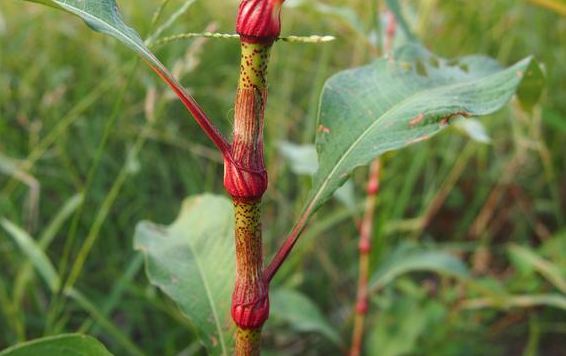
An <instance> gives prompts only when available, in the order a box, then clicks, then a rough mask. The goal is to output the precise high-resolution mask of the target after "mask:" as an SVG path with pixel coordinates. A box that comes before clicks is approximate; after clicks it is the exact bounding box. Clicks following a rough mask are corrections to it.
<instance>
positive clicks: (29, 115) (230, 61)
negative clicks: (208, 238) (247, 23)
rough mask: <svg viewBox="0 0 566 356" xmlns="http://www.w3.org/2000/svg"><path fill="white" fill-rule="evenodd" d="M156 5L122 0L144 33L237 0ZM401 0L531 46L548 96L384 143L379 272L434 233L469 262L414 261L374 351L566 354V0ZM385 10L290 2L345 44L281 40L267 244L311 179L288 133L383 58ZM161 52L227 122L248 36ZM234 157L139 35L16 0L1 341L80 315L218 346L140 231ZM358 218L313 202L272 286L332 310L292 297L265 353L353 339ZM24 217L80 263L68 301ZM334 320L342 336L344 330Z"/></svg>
mask: <svg viewBox="0 0 566 356" xmlns="http://www.w3.org/2000/svg"><path fill="white" fill-rule="evenodd" d="M159 3H160V2H159V1H133V0H122V1H119V5H120V7H121V11H122V13H123V14H124V17H125V19H126V22H127V23H128V24H129V25H131V26H132V27H134V28H135V29H136V30H137V31H138V32H139V33H140V34H141V35H142V36H147V35H149V34H151V33H154V32H155V30H156V28H159V26H162V25H163V24H165V23H167V22H168V20H172V19H175V21H174V22H172V24H171V26H169V27H167V28H166V29H165V31H163V33H162V34H161V35H160V37H163V36H167V35H173V34H178V33H183V32H203V31H212V32H214V31H217V32H223V33H232V32H233V31H234V30H233V27H234V18H235V14H236V11H237V5H238V1H236V0H230V1H204V0H197V1H181V0H171V1H170V2H169V3H168V5H167V7H166V8H165V11H164V14H163V15H162V16H161V18H160V19H159V21H157V24H156V25H153V26H152V21H151V19H152V16H153V14H154V12H155V11H156V9H157V7H158V6H159ZM380 3H381V2H380ZM401 4H402V6H403V12H404V14H405V17H406V18H407V19H408V22H409V24H410V26H411V27H412V29H413V30H414V31H415V33H416V34H417V35H418V37H419V38H420V39H421V40H422V41H423V43H424V44H425V45H426V46H427V47H428V48H429V49H431V50H432V51H433V52H435V53H437V54H438V55H440V56H443V57H448V58H452V57H458V56H462V55H467V54H472V53H483V54H487V55H490V56H492V57H494V58H496V59H498V60H499V61H500V62H501V63H502V64H505V65H510V64H512V63H514V62H516V61H518V60H520V59H521V58H524V57H525V56H528V55H531V54H532V55H534V56H535V57H536V58H537V59H538V60H539V61H540V62H541V64H543V66H544V68H545V72H546V76H547V80H546V87H545V91H544V94H543V96H542V98H541V102H540V104H539V105H537V106H536V107H535V108H534V110H533V111H532V112H530V113H529V112H524V111H522V110H521V109H520V107H519V105H518V104H517V102H516V101H515V100H513V101H512V102H510V104H509V105H507V107H506V108H505V109H503V110H501V111H500V112H499V113H497V114H496V115H493V116H490V117H487V118H483V119H482V120H481V122H482V123H483V125H484V126H485V130H486V133H487V135H488V136H489V138H490V142H489V143H485V142H479V141H477V140H474V139H471V138H470V137H469V135H467V134H466V132H465V130H464V131H462V130H461V129H460V130H458V129H457V128H456V127H453V128H450V130H448V131H447V132H445V133H443V134H441V135H439V136H437V137H435V138H434V139H432V140H430V141H428V142H424V143H420V144H417V145H414V146H411V147H410V148H408V149H405V150H402V151H399V152H394V153H390V154H387V155H385V156H384V157H383V159H382V162H383V172H382V175H381V187H382V189H381V191H380V193H379V199H378V207H377V211H376V216H375V231H374V236H373V241H374V243H375V244H374V249H373V251H372V256H371V264H372V269H379V268H381V267H382V266H383V264H384V263H385V262H386V261H388V257H390V256H392V254H393V253H394V251H395V252H396V253H399V255H398V256H400V257H399V258H400V259H402V258H403V248H408V249H410V248H413V249H414V248H427V249H431V250H434V251H445V252H450V253H451V254H453V255H455V256H458V257H459V258H460V259H461V260H462V261H463V263H464V264H465V265H466V267H467V268H468V269H469V271H470V273H471V275H472V277H473V278H472V279H471V280H468V281H462V280H458V279H454V278H449V277H446V276H444V277H442V276H439V275H437V274H431V273H422V272H421V273H412V274H403V275H400V276H399V277H398V278H396V279H395V280H394V281H392V282H391V283H388V284H387V285H386V286H384V287H383V288H381V289H379V290H378V292H377V293H375V294H373V295H372V303H371V306H370V313H369V316H368V318H367V324H366V338H365V342H364V348H365V352H364V354H365V355H380V356H393V355H550V356H553V355H556V356H559V355H566V224H565V218H566V217H565V212H566V168H565V167H566V165H565V163H566V153H565V152H564V146H565V144H566V66H565V65H564V64H565V63H566V46H565V43H566V3H565V2H562V1H558V0H554V1H551V0H548V1H538V0H537V1H534V0H533V1H520V0H475V1H464V0H451V1H440V0H421V1H415V0H412V1H404V2H401ZM541 4H542V5H544V4H547V5H548V4H551V5H552V4H558V7H550V8H549V7H548V6H542V5H541ZM380 5H381V6H380V10H379V17H378V18H379V20H380V21H382V22H384V21H386V20H387V17H386V16H385V11H386V9H385V6H384V4H380ZM179 9H181V10H179ZM561 9H562V10H561ZM373 14H374V12H373V11H372V6H370V2H369V1H367V0H342V1H337V0H328V1H322V0H321V1H315V0H311V1H297V0H288V3H287V6H286V7H285V8H284V10H283V30H282V33H283V35H311V34H320V35H326V34H330V35H334V36H336V37H337V39H336V40H335V41H333V42H330V43H324V44H300V43H299V44H298V43H285V42H279V43H277V44H276V46H274V48H273V51H272V60H271V67H270V73H269V82H270V98H269V101H268V106H267V111H266V120H267V121H266V130H265V135H266V137H265V142H266V154H267V165H268V172H269V176H270V186H269V189H268V191H267V193H266V196H265V198H264V213H265V214H264V221H263V231H264V236H265V251H266V254H267V255H268V256H269V255H271V254H272V253H273V252H274V251H275V250H276V248H277V246H278V245H279V243H280V242H281V241H282V239H283V238H284V235H285V234H286V232H287V231H288V230H289V228H290V227H291V226H292V223H293V221H294V219H295V218H296V217H297V215H298V214H299V212H300V208H301V206H302V203H303V201H304V198H305V195H306V193H307V191H308V188H309V184H310V179H309V178H308V176H304V175H297V174H296V172H295V171H294V170H293V169H292V165H291V164H290V163H292V162H289V159H288V157H286V156H285V155H284V154H283V153H284V150H282V149H281V146H282V142H283V143H284V142H293V143H295V144H298V145H303V144H311V143H312V142H313V140H314V134H315V128H316V112H317V106H318V99H319V95H320V91H321V88H322V85H323V84H324V81H325V79H326V78H328V77H329V76H331V75H332V74H334V73H336V72H338V71H340V70H343V69H346V68H348V67H352V66H359V65H362V64H364V63H367V62H369V61H371V60H372V58H375V57H376V56H377V55H379V50H378V47H379V46H376V45H375V44H376V43H379V42H380V40H379V38H380V35H379V33H378V32H377V31H376V29H375V22H376V21H375V17H374V16H373ZM177 15H178V16H177ZM402 42H403V39H402V38H401V36H398V37H396V44H399V43H402ZM154 49H155V51H156V53H157V54H158V56H159V57H160V58H161V59H162V60H163V62H164V63H165V64H166V65H167V66H168V67H169V68H171V69H172V70H173V71H174V73H175V74H176V75H177V77H178V78H180V79H181V81H182V83H183V84H184V85H185V86H186V87H187V88H188V90H189V91H190V92H191V93H192V94H193V95H194V96H195V97H196V98H197V99H198V100H199V101H200V102H201V104H202V106H203V107H204V109H205V111H206V112H207V113H208V114H209V116H210V117H212V118H213V120H214V122H215V123H216V124H218V125H219V127H220V128H221V129H222V131H223V132H226V133H228V132H229V131H230V130H231V125H232V115H233V109H232V105H233V102H234V97H235V89H236V83H237V76H238V73H239V71H238V68H239V44H238V42H237V41H234V40H221V39H204V38H196V39H188V40H182V41H176V42H172V43H167V44H163V45H158V46H155V47H154ZM221 163H222V162H221V157H220V156H219V155H218V154H217V153H216V152H215V151H214V150H213V149H212V146H211V144H210V142H208V141H207V139H206V137H204V136H203V135H202V134H201V133H200V132H199V129H198V127H197V125H196V124H195V123H194V121H193V120H192V119H191V118H190V117H189V115H188V113H187V111H186V110H185V109H184V107H183V106H182V105H181V104H180V102H179V101H178V100H177V99H176V97H175V96H174V95H173V94H172V92H171V91H170V90H169V89H167V88H166V87H165V86H164V85H163V84H162V83H161V82H160V81H159V79H158V78H157V76H156V75H155V74H153V73H152V72H151V71H150V70H149V69H148V68H147V67H145V66H144V65H143V63H140V62H139V61H138V60H137V59H136V57H135V55H134V54H133V53H132V52H130V51H129V50H128V49H126V48H124V47H123V46H122V45H120V44H119V43H118V42H117V41H115V40H113V39H111V38H107V37H105V36H102V35H100V34H98V33H95V32H92V31H90V30H89V29H88V28H87V27H86V26H84V25H83V24H82V23H81V22H80V20H78V19H76V18H74V17H72V16H70V15H68V14H65V13H62V12H59V11H53V10H51V9H48V8H45V7H43V6H40V5H35V4H28V3H24V2H21V1H15V0H8V1H2V2H1V3H0V216H1V217H2V218H3V219H4V220H3V222H4V223H3V224H2V228H0V349H3V348H5V347H7V346H9V345H12V344H14V343H17V342H20V341H23V340H29V339H33V338H37V337H41V336H43V335H52V334H55V333H60V332H72V331H81V332H86V333H89V334H92V335H94V336H96V337H98V338H99V339H100V340H101V341H103V342H104V343H105V344H106V345H107V346H108V347H109V349H110V350H111V351H113V352H114V353H115V354H116V355H132V354H139V353H140V352H142V351H143V353H144V354H146V355H193V354H195V355H200V354H204V350H203V349H202V348H201V347H200V346H199V343H198V338H197V336H196V335H195V332H194V329H193V328H192V327H191V325H190V323H188V322H187V321H186V320H184V319H183V317H182V316H181V315H180V313H179V312H178V310H177V308H176V306H175V305H174V303H173V302H171V301H170V300H169V299H168V298H167V297H165V296H164V295H163V294H162V293H161V292H160V291H159V290H157V289H156V288H155V287H153V286H151V285H150V284H149V283H148V281H147V278H146V276H145V274H144V271H143V264H142V261H141V258H140V256H139V255H138V253H136V252H134V251H133V249H132V237H133V231H134V228H135V225H136V223H137V222H138V221H140V220H142V219H146V220H151V221H155V222H159V223H163V224H169V223H170V222H171V221H172V220H173V219H174V217H175V216H176V214H177V211H178V209H179V208H180V204H181V202H182V199H183V198H184V197H186V196H189V195H194V194H199V193H202V192H205V191H211V192H216V193H219V194H223V186H222V164H221ZM366 177H367V171H366V169H359V170H357V171H356V173H355V174H354V176H353V178H352V181H353V187H354V188H353V192H350V193H349V194H350V196H349V198H350V200H353V201H356V202H360V203H361V202H363V198H364V187H365V180H366ZM81 199H84V204H83V205H82V207H79V205H80V201H81ZM360 215H361V205H360V204H358V205H356V204H354V207H351V206H350V207H348V206H347V205H344V204H343V203H342V202H340V201H338V200H334V201H331V202H330V203H329V204H327V205H326V206H325V207H324V208H323V209H322V210H321V211H320V212H319V213H317V215H316V216H315V217H314V219H313V220H312V222H311V223H310V225H309V229H308V230H307V232H306V233H305V236H303V237H302V239H301V240H300V242H299V244H298V246H297V248H296V250H295V251H294V252H293V255H292V256H291V258H290V260H289V262H288V263H286V264H285V265H284V267H283V268H282V270H281V272H280V274H279V275H278V276H277V277H276V279H275V281H274V282H275V286H276V287H284V288H285V289H291V290H294V291H296V292H300V293H301V296H302V297H301V298H299V300H298V301H296V302H297V303H298V304H301V306H303V307H304V306H305V303H306V302H307V301H308V300H310V302H312V303H313V306H310V304H309V307H308V308H307V309H308V310H309V311H310V312H314V313H315V314H317V315H316V316H315V317H313V318H311V319H309V321H308V322H307V321H305V320H301V318H300V316H301V315H299V316H298V317H296V318H293V317H289V315H284V313H280V314H278V313H276V312H274V315H273V316H272V318H271V319H270V320H269V322H268V323H267V325H266V327H265V341H264V348H265V350H266V354H272V355H339V354H342V352H343V350H344V348H345V347H346V348H347V345H348V342H349V338H350V333H351V328H352V320H353V319H352V308H353V305H354V301H355V291H356V284H357V266H358V252H357V230H356V221H357V220H358V219H359V217H360ZM6 221H8V223H6ZM10 224H13V225H10ZM14 225H15V226H19V228H21V230H22V231H26V232H27V233H28V234H29V235H30V236H32V237H33V238H36V239H38V240H40V241H42V242H41V244H43V247H44V248H45V251H46V254H47V256H48V257H49V259H50V260H51V261H53V263H54V265H55V267H56V268H57V269H58V271H59V272H61V271H65V272H66V273H68V272H69V270H74V271H75V272H74V273H75V276H76V278H77V282H76V290H77V291H80V293H78V292H77V293H76V294H71V295H65V296H58V297H54V296H53V295H51V292H50V288H49V286H48V285H46V284H45V283H44V282H43V279H42V278H41V277H40V276H38V275H37V274H36V272H35V271H34V270H33V269H31V265H30V264H29V258H28V257H27V255H26V254H25V253H23V252H22V249H21V248H20V247H19V246H18V244H16V243H15V240H14V238H13V237H14V236H13V235H14V229H10V228H9V227H10V226H12V227H13V226H14ZM20 232H21V231H20ZM90 244H92V249H91V250H90V253H89V254H88V255H87V254H86V253H85V251H86V250H87V249H89V247H90ZM85 246H86V247H85ZM400 246H401V247H400ZM400 248H401V250H400ZM83 258H84V259H85V260H84V262H85V263H84V265H83V264H82V263H80V261H81V259H83ZM406 258H409V257H406ZM77 260H79V263H76V261H77ZM384 261H385V262H384ZM219 263H222V261H219ZM73 265H74V266H76V267H75V268H74V269H73V268H71V267H72V266H73ZM305 298H308V300H307V301H305ZM292 307H293V306H292ZM295 307H299V306H298V305H297V306H295ZM280 310H281V308H280ZM313 310H314V311H313ZM318 312H320V315H318ZM305 313H307V312H305ZM307 314H308V313H307ZM313 320H315V321H313ZM309 322H310V323H311V324H312V323H314V324H316V325H314V326H313V325H311V324H309ZM329 330H330V331H329ZM334 334H337V335H339V339H342V340H343V341H344V343H343V344H340V342H337V341H336V340H334V341H331V339H332V338H333V337H332V336H330V337H329V335H334ZM140 350H141V351H140ZM269 350H274V351H269ZM275 350H277V351H275Z"/></svg>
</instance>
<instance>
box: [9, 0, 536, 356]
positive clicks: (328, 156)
mask: <svg viewBox="0 0 566 356" xmlns="http://www.w3.org/2000/svg"><path fill="white" fill-rule="evenodd" d="M30 1H32V2H37V3H41V4H44V5H48V6H51V7H53V8H56V9H60V10H64V11H66V12H69V13H71V14H74V15H76V16H79V17H80V18H82V19H83V20H84V21H85V22H86V23H87V24H88V25H89V26H90V27H91V28H92V29H94V30H95V31H99V32H102V33H104V34H107V35H109V36H112V37H114V38H116V39H117V40H119V41H120V42H122V43H123V44H124V45H126V46H128V47H129V48H130V49H132V50H133V51H134V52H135V53H137V54H138V55H139V56H140V57H141V58H142V59H143V61H144V62H145V63H146V64H147V65H148V66H149V67H150V68H151V69H153V70H154V71H155V72H156V73H157V75H159V77H160V78H161V79H163V81H164V82H165V83H166V84H167V85H168V86H169V87H170V88H171V89H172V90H173V91H174V92H175V94H177V96H178V97H179V99H180V100H181V101H182V102H183V104H184V105H185V106H186V108H187V109H188V110H189V112H190V113H191V115H192V116H193V117H194V119H195V120H196V122H197V123H198V124H199V126H200V127H201V129H202V131H203V132H204V134H206V135H207V136H208V137H209V138H210V140H211V141H212V143H213V144H214V146H215V147H216V149H217V150H218V151H219V152H220V153H221V155H222V157H223V162H224V187H225V189H226V193H227V194H228V196H229V197H230V198H231V203H230V202H227V199H226V198H224V197H222V196H215V195H211V194H203V195H200V196H197V197H190V198H188V199H187V200H186V201H185V203H184V205H183V208H182V211H181V212H180V214H179V217H178V218H177V220H176V221H175V222H174V223H173V224H172V225H170V226H167V227H163V226H159V225H155V224H153V223H149V222H141V223H140V224H139V225H138V227H137V229H136V236H135V248H136V249H137V250H139V251H141V252H142V253H143V254H144V256H145V262H146V268H147V273H148V276H149V279H150V281H151V283H153V284H155V285H156V286H158V287H159V288H161V289H162V290H163V292H165V293H166V294H167V295H169V296H170V297H171V298H172V299H173V300H175V301H176V302H177V303H178V305H179V307H180V308H181V310H182V313H183V314H184V315H185V316H186V317H187V318H189V319H190V321H191V322H192V323H193V325H194V326H195V328H196V329H197V330H198V331H199V332H200V336H201V338H202V343H203V345H204V346H205V348H206V350H207V351H208V353H209V354H212V355H229V354H236V355H240V356H244V355H259V354H260V350H261V331H262V326H263V325H264V323H265V322H266V321H267V320H268V318H269V311H270V300H269V296H270V293H269V286H270V282H271V281H272V279H273V277H274V276H275V275H276V273H277V271H278V270H279V268H280V267H281V265H282V264H283V263H284V262H285V260H286V259H287V257H288V256H289V254H290V253H291V251H292V249H293V247H294V246H295V244H296V243H297V241H298V239H299V237H300V236H301V233H302V232H303V230H304V229H305V227H306V226H307V223H308V221H309V218H310V217H311V216H312V215H313V214H314V213H315V212H316V211H317V210H318V209H319V208H320V207H321V206H322V205H323V204H324V203H325V202H326V201H327V200H328V199H329V198H330V197H332V195H333V194H334V193H335V192H336V191H337V189H338V188H340V187H341V186H342V185H343V184H344V183H345V182H346V181H347V180H348V178H349V176H350V175H351V174H352V172H353V171H354V169H355V168H357V167H360V166H366V165H369V164H370V163H371V170H370V179H369V182H368V187H367V196H368V200H367V203H366V214H365V217H364V218H363V222H362V224H361V228H360V230H361V231H360V236H361V239H360V246H359V250H360V253H361V259H360V283H359V287H358V302H357V304H356V307H355V310H356V314H357V315H358V317H357V318H356V321H355V330H354V333H353V342H352V347H351V350H350V354H351V355H359V354H360V352H361V340H362V336H363V330H364V329H363V323H364V320H363V315H364V314H365V313H366V311H367V304H368V301H367V295H368V293H370V292H371V290H372V289H374V288H375V283H374V285H372V280H371V279H369V277H368V258H369V257H368V255H369V251H370V246H371V241H370V236H371V219H372V216H373V211H374V208H375V199H376V195H377V192H378V188H379V170H380V165H381V163H380V161H379V159H378V157H379V156H381V155H382V154H384V153H386V152H389V151H393V150H399V149H401V148H404V147H407V146H409V145H413V144H417V143H419V142H421V141H424V140H428V139H429V138H431V137H432V136H433V135H435V134H437V133H439V132H440V131H442V130H444V129H445V128H447V127H449V126H450V124H451V123H452V122H453V121H455V120H471V118H473V117H478V116H484V115H488V114H492V113H494V112H495V111H497V110H498V109H500V108H501V107H503V106H504V105H505V104H506V103H507V102H508V101H509V100H510V99H511V97H512V96H513V95H514V94H515V93H517V92H518V94H519V95H518V96H519V99H522V100H523V103H525V105H529V104H530V105H532V103H533V102H534V101H536V99H537V98H538V95H539V93H540V90H539V88H540V81H541V74H540V70H539V68H538V66H537V64H536V62H535V61H534V60H533V59H532V58H530V57H529V58H526V59H524V60H521V61H519V62H517V63H516V64H515V65H513V66H511V67H509V68H502V67H501V66H499V65H498V64H497V63H496V62H495V61H494V60H492V59H490V58H487V57H484V56H468V57H462V58H459V59H457V60H447V59H443V58H440V57H438V56H436V55H434V54H432V53H430V52H429V51H427V50H426V49H425V48H424V47H423V46H422V45H420V44H419V42H418V40H417V39H416V38H415V36H414V35H413V34H412V32H411V31H410V29H409V26H408V24H407V22H406V21H405V20H404V19H403V17H402V16H401V12H400V10H399V4H398V3H397V2H396V1H392V0H391V1H387V3H388V5H389V7H390V10H391V13H392V15H391V18H390V25H389V26H388V28H387V31H386V33H387V41H389V43H390V42H391V41H392V38H393V36H394V34H395V31H396V27H397V31H398V32H400V33H401V34H402V36H404V37H405V38H406V39H407V41H406V42H407V43H406V44H405V45H403V46H399V47H397V48H395V49H389V48H386V50H385V51H384V54H383V55H382V56H381V57H379V58H377V59H376V60H375V61H374V62H372V63H370V64H368V65H365V66H363V67H360V68H354V69H348V70H346V71H344V72H341V73H338V74H336V75H334V76H333V77H332V78H330V79H329V80H328V81H327V82H326V84H325V86H324V89H323V93H322V96H321V99H320V106H319V113H318V123H317V127H316V150H317V154H318V168H317V170H316V173H315V174H314V176H313V179H312V187H311V190H310V193H309V194H308V196H307V198H306V201H305V202H304V208H303V210H302V213H301V215H300V216H299V217H298V219H297V220H296V223H295V225H294V226H292V227H291V228H290V232H289V234H288V236H287V237H286V238H285V239H283V241H282V244H281V247H280V248H279V249H278V250H277V251H276V252H275V253H274V255H273V257H272V259H271V260H270V261H269V262H268V263H265V259H264V248H263V246H262V226H261V220H262V215H261V201H262V197H263V195H264V193H265V191H266V190H267V189H268V186H269V184H268V174H267V171H266V168H265V162H264V142H263V130H264V123H265V122H264V112H265V107H266V103H267V100H268V88H269V91H270V92H272V93H275V95H277V90H278V88H277V83H275V84H272V85H271V86H269V85H268V83H267V71H268V67H269V57H270V50H271V48H272V47H273V46H274V45H276V44H277V42H278V41H280V40H287V41H296V42H324V41H327V40H330V39H331V37H327V36H308V37H297V36H289V37H281V22H280V13H281V9H282V6H283V3H284V0H242V1H241V4H240V7H239V12H238V14H237V17H236V18H237V21H236V26H235V27H236V32H237V34H236V35H231V34H226V35H225V34H213V33H207V34H201V35H202V36H206V37H221V38H234V39H236V40H239V41H240V44H241V60H240V64H239V67H237V65H236V64H235V65H234V68H235V70H239V73H240V76H239V81H238V83H237V93H236V98H235V105H234V126H233V132H232V137H231V139H228V138H226V137H225V136H224V135H223V134H222V133H221V132H220V130H218V129H217V128H216V126H215V125H214V123H213V121H212V120H211V119H210V118H209V117H208V116H207V115H206V113H205V110H204V109H203V108H202V107H201V106H200V105H199V104H198V103H197V101H196V100H195V99H194V98H193V97H192V96H191V95H190V94H189V93H188V92H187V90H186V89H185V88H184V87H183V86H182V85H181V84H180V82H179V81H178V80H177V79H176V78H175V77H174V76H173V74H172V73H171V72H170V71H169V70H168V69H167V68H166V67H165V65H163V64H162V63H161V62H160V61H159V59H158V58H157V57H156V56H155V55H154V54H153V53H152V52H151V50H150V49H149V46H148V43H150V42H154V43H155V42H159V41H161V42H167V41H172V40H174V38H169V39H161V40H159V39H155V38H153V39H150V40H148V41H146V42H144V41H143V40H142V39H141V38H140V36H139V35H138V34H137V33H136V32H135V31H134V30H133V29H132V28H130V27H128V26H126V25H125V23H124V22H123V20H122V18H121V16H120V14H119V12H118V7H117V5H116V3H115V1H114V0H30ZM165 2H166V1H165ZM165 2H164V3H165ZM372 11H375V12H376V16H377V8H374V9H373V10H372ZM395 24H397V26H395ZM46 30H48V29H46ZM178 37H179V38H180V37H182V36H178ZM185 37H187V36H185ZM386 47H391V46H386ZM267 124H270V123H269V120H268V121H267ZM372 162H373V163H372ZM75 279H76V276H75V275H73V274H71V275H70V277H69V280H67V281H66V282H65V283H61V285H56V286H53V289H54V290H55V291H62V292H63V293H66V294H68V295H72V294H73V293H74V291H73V288H72V285H73V283H74V280H75ZM230 295H231V302H230V300H229V298H230ZM63 350H75V352H77V354H81V355H85V356H87V355H89V356H90V355H109V353H108V351H106V349H105V348H104V347H103V346H102V345H101V344H100V343H99V342H98V341H96V340H94V339H93V338H90V337H85V336H80V335H78V334H72V335H62V336H57V337H50V338H46V339H40V340H37V341H34V342H32V343H26V344H22V345H16V346H15V347H13V348H10V349H8V350H6V351H4V352H2V353H0V355H2V356H15V355H45V356H48V355H63V354H64V352H63Z"/></svg>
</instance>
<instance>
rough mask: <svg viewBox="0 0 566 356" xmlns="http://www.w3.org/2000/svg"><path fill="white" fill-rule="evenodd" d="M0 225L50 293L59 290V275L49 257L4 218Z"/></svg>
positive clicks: (0, 220) (25, 233) (23, 232)
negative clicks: (32, 266)
mask: <svg viewBox="0 0 566 356" xmlns="http://www.w3.org/2000/svg"><path fill="white" fill-rule="evenodd" d="M0 225H2V227H3V228H4V229H5V230H6V231H7V232H8V233H9V235H10V236H12V238H13V239H14V241H15V242H16V243H17V244H18V246H19V247H20V249H21V250H22V252H23V253H24V254H25V255H26V256H27V257H28V258H29V260H30V261H31V263H32V264H33V265H34V267H35V269H36V270H37V273H39V275H40V276H41V277H42V278H43V280H44V281H45V283H47V285H48V286H49V289H50V290H51V291H52V292H55V291H57V290H58V289H59V286H60V284H61V280H60V279H59V275H58V274H57V271H56V270H55V267H53V264H52V263H51V261H50V260H49V257H47V255H46V254H45V253H44V252H43V250H42V249H41V247H40V246H39V245H38V244H37V243H36V241H35V240H34V239H33V237H31V236H30V235H29V234H28V233H27V232H26V231H24V230H23V229H22V228H20V227H18V226H17V225H15V224H13V223H12V222H10V221H8V220H6V219H5V218H2V219H0Z"/></svg>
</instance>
